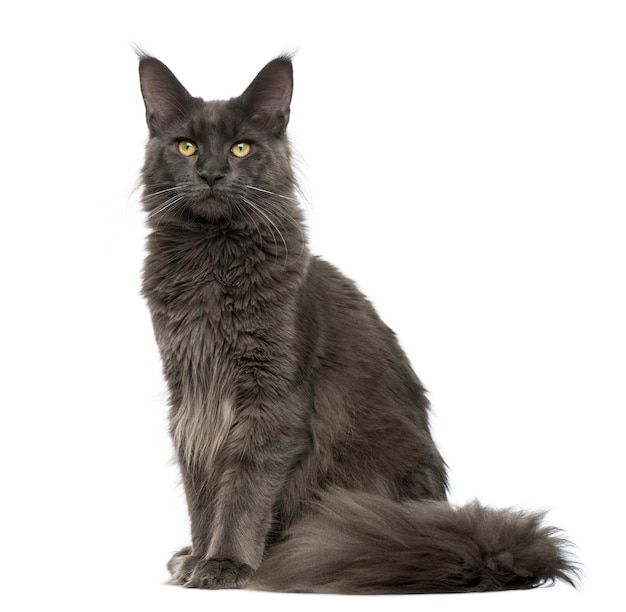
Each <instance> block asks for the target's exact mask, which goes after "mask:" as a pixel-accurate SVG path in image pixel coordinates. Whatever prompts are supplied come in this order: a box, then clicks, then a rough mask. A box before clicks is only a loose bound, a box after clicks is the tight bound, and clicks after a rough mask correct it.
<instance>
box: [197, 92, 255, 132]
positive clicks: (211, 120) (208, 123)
mask: <svg viewBox="0 0 626 612" xmlns="http://www.w3.org/2000/svg"><path fill="white" fill-rule="evenodd" d="M243 120H244V117H243V115H242V112H241V109H240V107H239V105H238V104H236V102H235V101H234V100H211V101H209V102H204V101H202V103H201V104H198V105H197V106H196V107H195V109H194V111H193V112H192V113H191V116H190V118H189V124H188V125H189V128H190V129H191V131H192V132H193V134H194V135H195V136H197V137H202V136H206V137H213V138H215V137H218V136H222V137H224V138H232V137H234V136H235V135H236V134H237V132H238V131H239V129H240V127H241V124H242V122H243Z"/></svg>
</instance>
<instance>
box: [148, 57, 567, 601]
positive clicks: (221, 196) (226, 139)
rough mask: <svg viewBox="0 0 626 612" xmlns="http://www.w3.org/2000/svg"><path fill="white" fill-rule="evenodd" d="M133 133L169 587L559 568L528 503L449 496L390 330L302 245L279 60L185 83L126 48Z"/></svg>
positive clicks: (512, 576)
mask: <svg viewBox="0 0 626 612" xmlns="http://www.w3.org/2000/svg"><path fill="white" fill-rule="evenodd" d="M139 71H140V80H141V90H142V93H143V98H144V102H145V106H146V116H147V122H148V127H149V131H150V138H149V141H148V144H147V149H146V160H145V165H144V168H143V183H144V196H143V201H144V206H145V209H146V211H147V222H148V225H149V228H150V230H151V233H150V234H149V237H148V242H147V250H148V254H147V257H146V261H145V271H144V284H143V293H144V296H145V297H146V299H147V302H148V305H149V307H150V312H151V314H152V321H153V325H154V332H155V336H156V340H157V343H158V346H159V349H160V352H161V358H162V362H163V370H164V374H165V378H166V380H167V384H168V388H169V394H170V426H171V434H172V438H173V441H174V446H175V449H176V453H177V458H178V462H179V464H180V470H181V473H182V478H183V483H184V487H185V493H186V497H187V504H188V509H189V516H190V521H191V546H190V547H187V548H184V549H182V550H181V551H180V552H178V553H177V554H175V555H174V556H173V557H172V559H171V560H170V562H169V564H168V568H169V571H170V572H171V574H172V579H173V582H175V583H177V584H182V585H185V586H188V587H200V588H210V589H214V588H235V587H244V586H248V587H250V588H256V589H266V590H277V591H304V592H327V593H434V592H466V591H488V590H500V589H517V588H530V587H534V586H538V585H541V584H545V583H553V582H554V581H555V580H556V579H560V580H564V581H566V582H569V583H571V584H574V583H575V581H576V578H577V567H576V564H575V563H573V562H572V561H571V559H569V557H568V555H567V552H566V551H567V542H566V541H565V540H563V539H562V538H561V537H560V534H559V531H558V530H556V529H554V528H551V527H545V526H542V524H541V518H542V517H541V515H539V514H536V513H516V512H510V511H503V510H491V509H488V508H484V507H482V506H480V505H478V504H471V505H468V506H465V507H462V508H454V507H452V506H450V505H449V504H448V502H447V501H446V490H447V479H446V467H445V464H444V462H443V460H442V458H441V456H440V454H439V452H438V451H437V448H436V447H435V444H434V443H433V440H432V437H431V434H430V430H429V423H428V400H427V399H426V397H425V392H424V388H423V386H422V384H421V383H420V381H419V380H418V378H417V376H416V375H415V374H414V372H413V370H412V369H411V366H410V364H409V362H408V360H407V357H406V356H405V354H404V353H403V351H402V350H401V348H400V346H399V345H398V342H397V341H396V338H395V336H394V334H393V332H392V331H391V330H390V329H389V328H388V327H387V326H386V325H385V324H384V323H383V322H382V321H381V320H380V319H379V317H378V316H377V314H376V312H375V310H374V308H373V307H372V305H371V304H370V303H369V302H368V301H367V300H366V299H365V297H364V296H363V295H362V294H361V293H360V292H359V291H358V289H357V288H356V287H355V285H354V284H353V283H352V282H351V281H350V280H348V279H347V278H345V277H344V276H342V274H341V273H340V272H338V271H337V270H336V269H335V268H334V267H332V266H331V265H329V264H328V263H326V262H324V261H323V260H322V259H318V258H317V257H314V256H312V255H311V254H310V253H309V251H308V249H307V244H306V236H305V231H304V229H303V223H302V215H301V212H300V210H299V208H298V204H297V201H296V193H297V191H296V181H295V179H294V174H293V171H292V167H291V154H290V149H289V143H288V140H287V136H286V128H287V123H288V121H289V112H290V102H291V94H292V86H293V74H292V64H291V61H290V58H289V57H279V58H277V59H275V60H273V61H272V62H270V63H269V64H267V66H265V68H263V70H262V71H261V72H260V73H259V74H258V75H257V77H256V78H255V79H254V80H253V81H252V83H251V84H250V85H249V86H248V88H247V89H246V90H245V91H244V93H243V94H242V95H240V96H239V97H236V98H232V99H230V100H227V101H212V102H205V101H203V100H202V99H200V98H195V97H192V96H191V95H190V94H189V93H188V92H187V90H186V89H185V88H184V87H183V86H182V85H181V83H180V82H179V81H178V80H177V79H176V77H175V76H174V75H173V74H172V73H171V72H170V70H169V69H168V68H167V67H166V66H165V65H164V64H163V63H161V62H160V61H159V60H157V59H155V58H153V57H149V56H146V55H142V56H141V57H140V65H139Z"/></svg>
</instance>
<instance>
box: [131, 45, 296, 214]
mask: <svg viewBox="0 0 626 612" xmlns="http://www.w3.org/2000/svg"><path fill="white" fill-rule="evenodd" d="M140 77H141V88H142V93H143V97H144V102H145V105H146V117H147V121H148V127H149V129H150V140H149V142H148V146H147V149H146V162H145V166H144V172H143V178H144V203H145V207H146V209H147V210H148V212H149V213H150V217H155V218H157V217H158V218H159V220H162V219H164V218H169V219H172V218H176V219H181V218H183V219H185V220H189V219H190V218H193V219H196V220H200V221H205V222H210V221H215V220H218V219H223V220H231V221H232V220H242V219H243V220H245V219H250V220H251V221H254V220H255V217H258V215H259V214H260V215H266V216H270V217H271V216H272V215H273V213H275V212H276V211H275V210H274V209H276V208H277V207H278V208H280V207H282V206H284V205H285V202H282V200H283V199H285V201H288V199H289V198H290V197H291V196H292V192H293V187H294V179H293V174H292V172H291V167H290V159H289V146H288V142H287V138H286V135H285V131H286V127H287V123H288V120H289V104H290V101H291V92H292V83H293V80H292V68H291V62H290V61H289V60H288V59H287V58H279V59H277V60H274V61H273V62H270V63H269V64H268V65H267V66H266V67H265V68H264V69H263V70H262V71H261V72H260V73H259V75H257V77H256V78H255V79H254V81H253V82H252V83H251V84H250V86H249V87H248V88H247V89H246V91H245V92H244V93H243V94H242V95H241V96H239V97H237V98H232V99H231V100H227V101H210V102H204V101H203V100H202V99H200V98H194V97H192V96H191V95H190V94H189V93H188V92H187V90H186V89H185V88H184V87H183V86H182V85H181V84H180V82H179V81H178V80H177V79H176V77H175V76H174V75H173V74H172V73H171V72H170V71H169V69H168V68H167V67H165V65H164V64H162V63H161V62H159V61H158V60H156V59H154V58H150V57H144V58H142V60H141V62H140ZM272 194H275V196H276V195H277V197H275V196H274V197H273V196H272ZM256 222H257V223H258V221H256Z"/></svg>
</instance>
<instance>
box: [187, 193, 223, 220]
mask: <svg viewBox="0 0 626 612" xmlns="http://www.w3.org/2000/svg"><path fill="white" fill-rule="evenodd" d="M189 211H190V212H191V213H192V214H193V215H194V216H195V217H199V218H200V219H203V220H206V221H218V220H220V219H226V218H231V217H232V215H233V211H232V209H231V207H230V206H229V205H228V204H226V203H224V202H223V201H222V200H219V199H217V198H215V197H212V196H210V197H208V198H205V199H203V200H199V201H196V202H193V203H192V204H191V205H190V206H189Z"/></svg>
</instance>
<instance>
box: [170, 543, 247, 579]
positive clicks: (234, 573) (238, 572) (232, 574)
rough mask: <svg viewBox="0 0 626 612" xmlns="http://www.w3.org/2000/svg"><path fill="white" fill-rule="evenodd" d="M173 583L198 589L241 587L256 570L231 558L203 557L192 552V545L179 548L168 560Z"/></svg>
mask: <svg viewBox="0 0 626 612" xmlns="http://www.w3.org/2000/svg"><path fill="white" fill-rule="evenodd" d="M167 569H168V570H169V572H170V574H171V575H172V583H174V584H180V585H183V586H186V587H189V588H196V589H240V588H242V587H244V586H245V585H246V584H247V583H248V581H249V580H250V578H251V577H252V574H253V573H254V570H253V569H252V567H250V566H249V565H247V564H246V563H237V562H236V561H233V560H231V559H202V558H201V557H194V556H193V555H192V554H191V547H186V548H183V549H181V550H179V551H178V552H177V553H176V554H175V555H174V556H173V557H172V558H171V559H170V560H169V562H168V564H167Z"/></svg>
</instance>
